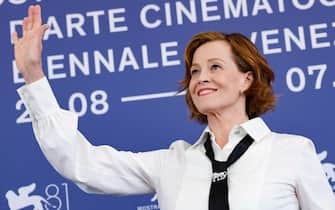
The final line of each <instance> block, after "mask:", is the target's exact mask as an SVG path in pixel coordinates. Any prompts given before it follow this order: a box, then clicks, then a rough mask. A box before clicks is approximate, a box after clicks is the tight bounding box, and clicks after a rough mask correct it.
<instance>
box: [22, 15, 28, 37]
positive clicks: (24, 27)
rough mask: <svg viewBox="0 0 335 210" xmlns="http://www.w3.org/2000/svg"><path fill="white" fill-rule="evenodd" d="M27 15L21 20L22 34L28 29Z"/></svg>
mask: <svg viewBox="0 0 335 210" xmlns="http://www.w3.org/2000/svg"><path fill="white" fill-rule="evenodd" d="M27 19H28V18H27V17H25V18H23V21H22V33H23V35H25V33H26V32H27V30H28V26H27V24H28V23H27Z"/></svg>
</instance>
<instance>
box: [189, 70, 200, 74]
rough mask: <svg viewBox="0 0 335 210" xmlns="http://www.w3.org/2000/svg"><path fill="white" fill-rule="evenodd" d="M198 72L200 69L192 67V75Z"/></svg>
mask: <svg viewBox="0 0 335 210" xmlns="http://www.w3.org/2000/svg"><path fill="white" fill-rule="evenodd" d="M198 72H199V70H198V69H191V75H193V74H196V73H198Z"/></svg>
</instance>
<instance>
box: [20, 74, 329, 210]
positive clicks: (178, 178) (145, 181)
mask: <svg viewBox="0 0 335 210" xmlns="http://www.w3.org/2000/svg"><path fill="white" fill-rule="evenodd" d="M18 93H19V95H20V96H21V98H22V99H23V101H24V103H25V105H26V107H27V110H28V111H29V113H30V115H31V117H32V119H33V129H34V133H35V136H36V139H37V141H38V143H39V145H40V147H41V149H42V151H43V153H44V154H45V156H46V158H47V159H48V161H49V162H50V163H51V164H52V165H53V167H54V168H55V169H56V170H57V171H58V172H59V173H60V174H62V175H63V176H64V177H66V178H68V179H71V180H72V181H74V182H75V183H76V184H77V185H78V186H79V187H80V188H81V189H82V190H84V191H86V192H90V193H103V194H118V195H129V194H144V193H153V192H156V193H157V196H158V202H159V205H160V208H161V210H207V209H208V196H209V189H210V184H211V177H212V169H211V163H210V161H209V160H208V158H207V157H206V155H205V150H204V146H203V143H204V141H205V138H204V136H206V135H205V134H206V133H207V132H210V131H209V129H208V128H206V129H205V130H204V132H203V133H202V134H201V136H200V138H199V140H198V141H197V142H196V143H195V144H193V145H190V144H188V143H186V142H185V141H182V140H179V141H175V142H174V143H173V144H172V145H171V147H170V148H169V149H166V150H157V151H151V152H143V153H132V152H122V151H117V150H116V149H114V148H112V147H110V146H93V145H91V144H90V143H89V142H88V141H87V140H86V138H85V137H84V136H83V135H82V134H81V133H80V132H79V131H78V130H77V120H78V118H77V116H76V115H75V114H74V113H71V112H69V111H66V110H63V109H61V108H60V107H59V105H58V103H57V101H56V99H55V97H54V94H53V92H52V90H51V88H50V86H49V83H48V81H47V79H46V78H43V79H41V80H39V81H36V82H34V83H32V84H30V85H26V86H23V87H21V88H20V89H18ZM246 133H248V134H249V135H250V136H251V137H252V138H253V139H254V140H255V142H254V143H253V144H252V145H251V146H250V147H249V149H248V150H247V151H246V153H245V154H244V155H243V156H242V157H241V158H240V159H239V160H238V161H237V162H235V163H234V164H233V165H232V166H231V167H230V168H229V170H228V186H229V205H230V209H231V210H335V198H334V195H333V192H332V190H331V188H330V186H329V184H328V182H327V180H326V176H325V174H324V172H323V170H322V168H321V164H320V161H319V160H318V157H317V155H316V152H315V149H314V145H313V143H312V142H311V141H310V140H309V139H307V138H305V137H302V136H296V135H289V134H279V133H275V132H272V131H270V129H269V128H268V127H267V126H266V124H265V123H264V122H263V120H262V119H261V118H255V119H252V120H249V121H247V122H245V123H243V124H241V125H239V126H236V127H234V128H233V129H232V131H231V133H230V136H229V140H228V143H227V144H226V145H225V146H224V148H223V149H220V148H219V147H218V146H216V147H215V146H214V150H215V151H214V152H215V156H216V158H217V159H218V160H226V159H227V157H228V155H229V154H230V153H231V151H232V149H233V148H234V147H235V145H236V144H237V143H238V142H239V141H240V140H241V139H242V138H243V136H244V135H246ZM212 141H213V139H212ZM213 142H214V141H213ZM213 145H215V143H213Z"/></svg>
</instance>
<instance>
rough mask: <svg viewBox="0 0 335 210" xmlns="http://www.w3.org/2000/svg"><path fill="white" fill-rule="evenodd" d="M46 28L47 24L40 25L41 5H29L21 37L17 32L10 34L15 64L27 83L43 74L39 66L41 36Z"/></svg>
mask: <svg viewBox="0 0 335 210" xmlns="http://www.w3.org/2000/svg"><path fill="white" fill-rule="evenodd" d="M47 29H48V26H47V25H42V18H41V7H40V6H38V5H37V6H30V7H29V9H28V17H25V18H24V19H23V24H22V32H23V35H22V37H21V38H18V35H17V32H14V33H13V35H12V36H13V41H14V54H15V61H16V65H17V67H18V70H19V71H20V73H22V75H23V77H24V79H25V81H26V82H27V83H31V82H34V81H36V80H38V79H40V78H41V77H43V75H44V74H43V71H42V66H41V54H42V38H43V35H44V32H45V31H46V30H47Z"/></svg>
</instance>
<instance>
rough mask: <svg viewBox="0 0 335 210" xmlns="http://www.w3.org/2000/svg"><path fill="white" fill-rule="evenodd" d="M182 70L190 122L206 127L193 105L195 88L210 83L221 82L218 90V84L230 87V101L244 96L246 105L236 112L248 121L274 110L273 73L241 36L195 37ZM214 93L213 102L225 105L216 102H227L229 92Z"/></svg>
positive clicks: (204, 35)
mask: <svg viewBox="0 0 335 210" xmlns="http://www.w3.org/2000/svg"><path fill="white" fill-rule="evenodd" d="M185 68H186V70H187V71H185V79H184V80H183V81H182V82H181V86H182V90H187V89H188V91H187V93H186V101H187V104H188V106H189V109H190V110H191V119H197V120H198V121H199V122H200V123H207V122H208V120H207V115H206V114H203V112H201V111H199V110H198V107H196V105H195V102H196V101H197V100H200V99H201V97H197V94H198V93H197V94H195V91H196V89H195V88H198V89H199V86H200V87H201V86H202V87H206V85H205V84H207V83H208V81H209V80H211V79H213V80H214V81H217V80H222V81H217V83H219V84H217V83H216V84H217V85H219V86H220V83H221V84H222V85H224V86H228V84H231V86H232V87H229V88H230V89H232V90H233V91H235V93H234V94H233V93H232V94H231V95H230V96H231V97H235V99H233V98H231V100H237V97H238V95H244V94H245V96H246V97H245V99H246V101H240V103H239V106H240V107H239V109H240V110H245V112H246V113H247V115H248V117H249V118H254V117H258V116H260V115H261V114H263V113H265V112H267V111H269V110H272V109H273V108H274V106H275V96H274V94H273V91H272V83H273V81H274V73H273V71H272V69H271V67H270V66H269V65H268V63H267V61H266V60H265V59H264V57H263V56H261V54H260V53H259V52H258V50H257V48H256V46H255V45H254V44H253V43H252V42H251V41H250V40H249V39H248V38H246V37H245V36H244V35H242V34H238V33H234V34H223V33H219V32H208V33H201V34H198V35H196V36H194V37H193V38H192V40H191V41H190V42H189V44H188V47H187V48H186V51H185ZM197 83H201V84H200V85H196V84H197ZM227 88H228V87H226V89H227ZM214 89H215V88H214ZM215 90H217V91H218V92H217V93H216V94H217V98H216V100H215V101H217V102H218V103H219V104H221V105H224V104H225V103H223V101H220V102H219V101H218V100H220V99H221V100H225V101H226V100H227V98H229V95H228V94H229V92H228V91H229V89H228V90H227V92H228V93H227V92H226V91H225V90H222V89H215ZM198 91H199V90H198ZM220 94H221V96H220ZM198 95H199V94H198ZM199 96H200V95H199ZM240 99H241V98H240ZM194 100H195V101H194ZM206 100H207V99H206ZM243 100H244V99H243ZM199 102H200V101H199ZM206 103H207V102H206Z"/></svg>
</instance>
